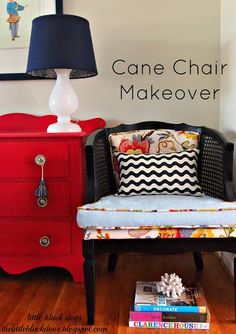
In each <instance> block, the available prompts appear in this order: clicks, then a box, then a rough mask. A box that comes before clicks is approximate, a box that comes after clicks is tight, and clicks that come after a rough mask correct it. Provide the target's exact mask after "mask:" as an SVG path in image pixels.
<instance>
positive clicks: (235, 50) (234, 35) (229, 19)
mask: <svg viewBox="0 0 236 334" xmlns="http://www.w3.org/2000/svg"><path fill="white" fill-rule="evenodd" d="M235 12H236V2H235V0H222V1H221V58H222V62H227V63H228V64H229V71H228V72H227V73H226V75H224V76H223V77H222V80H221V100H220V128H221V130H222V131H223V132H224V133H225V135H226V136H227V137H228V138H229V139H230V140H231V141H233V142H234V144H235V145H236V24H235ZM234 180H236V161H235V159H234ZM235 186H236V182H235ZM221 255H222V258H223V260H224V262H225V263H226V265H227V267H228V268H229V269H230V272H231V273H232V275H233V257H234V256H235V255H233V254H229V253H222V254H221Z"/></svg>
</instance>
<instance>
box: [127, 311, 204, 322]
mask: <svg viewBox="0 0 236 334" xmlns="http://www.w3.org/2000/svg"><path fill="white" fill-rule="evenodd" d="M130 320H132V321H174V322H178V321H180V322H206V321H207V313H189V312H185V313H183V312H181V313H180V312H135V311H130Z"/></svg>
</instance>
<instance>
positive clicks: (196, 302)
mask: <svg viewBox="0 0 236 334" xmlns="http://www.w3.org/2000/svg"><path fill="white" fill-rule="evenodd" d="M156 283H157V282H140V281H138V282H137V283H136V290H135V297H134V305H133V308H132V310H131V311H130V317H129V327H140V328H166V329H167V328H169V329H171V328H172V329H192V330H195V329H209V327H210V314H209V311H208V308H207V303H206V299H205V297H204V294H203V291H202V289H201V288H200V287H197V286H196V287H186V289H185V291H184V292H183V293H182V294H181V296H180V297H178V298H177V299H174V298H171V297H167V296H166V295H163V294H162V293H158V292H157V286H156Z"/></svg>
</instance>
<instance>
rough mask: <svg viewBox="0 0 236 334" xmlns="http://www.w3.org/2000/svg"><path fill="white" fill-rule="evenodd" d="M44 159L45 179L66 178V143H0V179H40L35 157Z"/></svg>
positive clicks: (39, 168) (67, 163) (67, 170)
mask: <svg viewBox="0 0 236 334" xmlns="http://www.w3.org/2000/svg"><path fill="white" fill-rule="evenodd" d="M39 154H42V155H44V156H45V158H46V162H45V165H44V173H45V177H67V176H68V175H69V144H68V142H66V141H58V142H54V141H53V142H52V141H47V142H45V141H44V142H41V141H26V142H24V141H21V142H18V141H15V142H9V141H8V142H5V141H1V142H0V156H1V174H0V178H11V177H20V178H24V177H40V176H41V167H40V166H38V165H37V164H36V163H35V157H36V156H37V155H39Z"/></svg>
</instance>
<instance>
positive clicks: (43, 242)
mask: <svg viewBox="0 0 236 334" xmlns="http://www.w3.org/2000/svg"><path fill="white" fill-rule="evenodd" d="M50 242H51V241H50V238H49V237H48V236H46V235H44V236H43V237H41V238H40V239H39V244H40V246H42V247H48V246H49V245H50Z"/></svg>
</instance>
